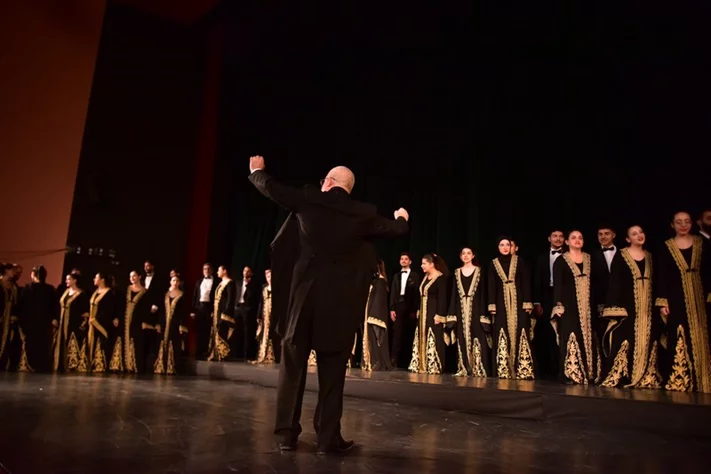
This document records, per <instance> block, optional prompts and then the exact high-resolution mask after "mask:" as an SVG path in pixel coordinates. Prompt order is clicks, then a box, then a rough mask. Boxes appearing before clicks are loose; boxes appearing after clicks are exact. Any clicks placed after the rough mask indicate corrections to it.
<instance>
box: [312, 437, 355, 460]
mask: <svg viewBox="0 0 711 474" xmlns="http://www.w3.org/2000/svg"><path fill="white" fill-rule="evenodd" d="M354 447H355V441H346V440H345V439H343V438H341V437H339V439H338V441H337V442H336V444H335V445H333V444H332V445H331V446H318V447H316V454H318V455H319V456H325V455H326V454H331V453H333V454H343V453H347V452H348V451H350V450H351V449H353V448H354Z"/></svg>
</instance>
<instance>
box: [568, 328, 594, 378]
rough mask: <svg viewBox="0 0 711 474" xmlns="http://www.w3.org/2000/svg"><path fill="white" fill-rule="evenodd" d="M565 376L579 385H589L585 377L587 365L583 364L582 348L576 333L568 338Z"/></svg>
mask: <svg viewBox="0 0 711 474" xmlns="http://www.w3.org/2000/svg"><path fill="white" fill-rule="evenodd" d="M564 367H565V370H564V374H565V376H566V377H567V378H568V379H570V380H572V381H573V382H575V383H577V384H579V385H587V384H588V377H587V375H585V365H584V364H583V355H582V354H581V353H580V346H579V345H578V340H577V339H576V337H575V333H574V332H571V333H570V337H569V338H568V347H567V351H566V354H565V365H564Z"/></svg>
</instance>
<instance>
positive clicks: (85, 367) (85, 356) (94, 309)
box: [78, 290, 109, 372]
mask: <svg viewBox="0 0 711 474" xmlns="http://www.w3.org/2000/svg"><path fill="white" fill-rule="evenodd" d="M108 292H109V290H105V291H100V290H96V291H95V292H94V294H93V295H92V296H91V300H90V306H89V308H90V310H89V324H88V326H89V330H88V331H87V335H86V340H85V341H84V344H82V349H81V354H80V356H79V369H78V370H79V372H88V371H89V370H94V369H95V368H96V367H98V368H99V369H100V370H98V371H100V372H103V371H104V370H106V360H105V356H104V352H103V351H100V350H98V349H99V348H100V344H98V343H97V340H96V339H97V338H96V335H95V334H94V332H95V331H96V330H98V331H99V332H101V334H102V335H104V337H106V330H105V329H104V328H103V327H102V326H101V324H99V322H98V321H97V320H96V315H97V313H98V312H99V303H100V302H101V300H102V299H103V298H104V296H106V294H107V293H108ZM95 344H96V345H95ZM97 354H100V355H101V356H102V357H104V359H103V360H100V361H98V362H95V361H94V358H95V357H96V355H97Z"/></svg>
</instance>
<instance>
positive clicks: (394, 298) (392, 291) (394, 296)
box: [390, 273, 400, 311]
mask: <svg viewBox="0 0 711 474" xmlns="http://www.w3.org/2000/svg"><path fill="white" fill-rule="evenodd" d="M399 278H400V273H395V274H394V275H393V281H392V284H391V286H390V311H395V305H396V304H397V297H398V296H399V295H400V293H399V292H398V288H397V286H396V284H395V281H396V279H399Z"/></svg>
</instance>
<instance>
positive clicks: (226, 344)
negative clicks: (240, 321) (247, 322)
mask: <svg viewBox="0 0 711 474" xmlns="http://www.w3.org/2000/svg"><path fill="white" fill-rule="evenodd" d="M217 277H218V278H220V284H219V285H217V290H215V303H214V306H213V310H212V329H211V330H210V343H209V348H208V356H207V360H208V361H222V360H225V359H226V358H227V357H229V355H230V340H231V339H232V336H233V334H234V332H235V326H236V325H237V323H236V321H235V300H236V298H237V288H236V286H235V282H234V281H233V280H232V279H231V278H230V273H229V270H228V269H227V267H226V266H224V265H221V266H219V267H218V268H217Z"/></svg>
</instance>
